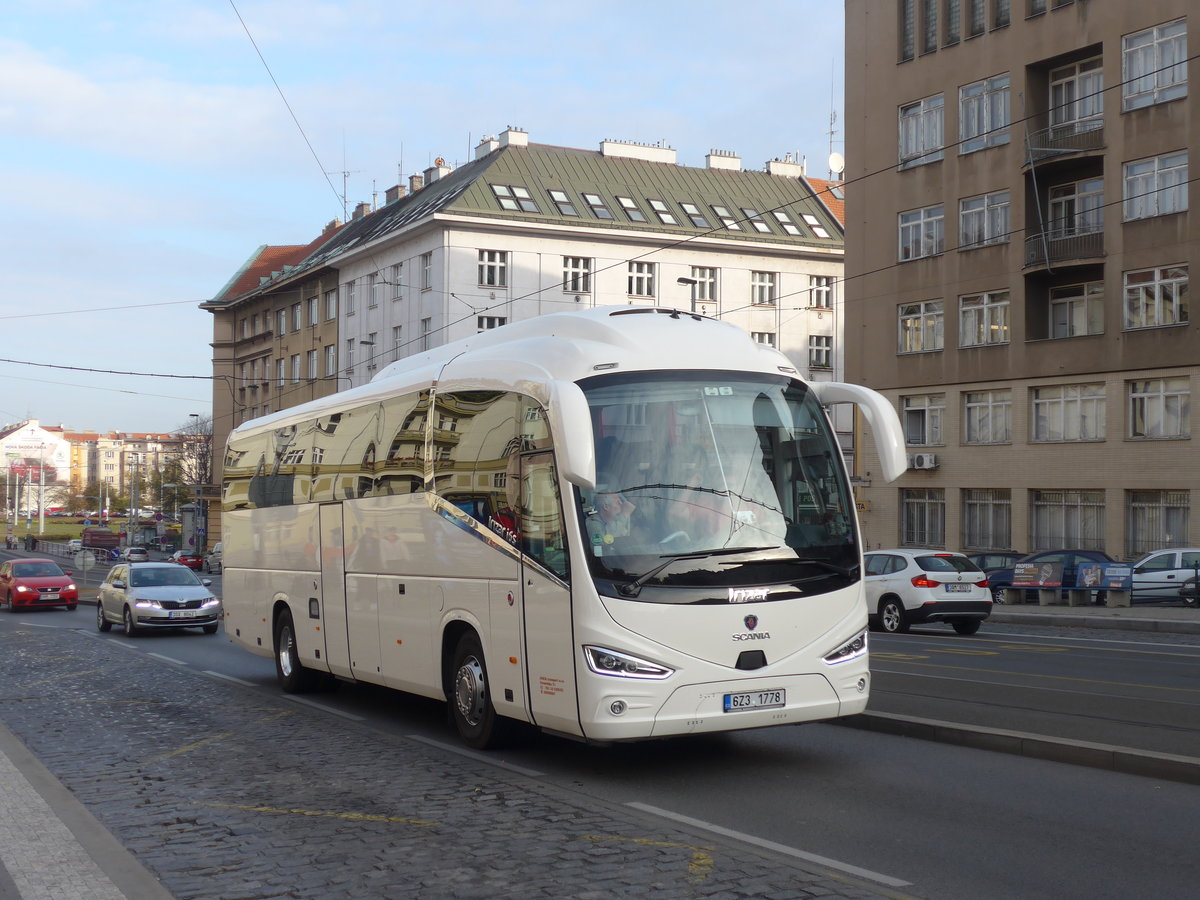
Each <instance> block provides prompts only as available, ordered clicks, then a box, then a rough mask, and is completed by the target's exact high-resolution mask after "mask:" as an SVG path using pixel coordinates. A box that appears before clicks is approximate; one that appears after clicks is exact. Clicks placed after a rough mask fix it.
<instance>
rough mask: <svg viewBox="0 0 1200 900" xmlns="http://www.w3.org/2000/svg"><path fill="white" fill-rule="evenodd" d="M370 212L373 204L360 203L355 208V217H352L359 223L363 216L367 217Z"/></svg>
mask: <svg viewBox="0 0 1200 900" xmlns="http://www.w3.org/2000/svg"><path fill="white" fill-rule="evenodd" d="M370 211H371V204H370V203H367V202H366V201H363V202H362V203H360V204H358V205H357V206H355V207H354V215H353V216H351V218H352V219H353V220H354V221H358V220H359V219H361V218H362V217H363V216H365V215H366V214H367V213H369V212H370Z"/></svg>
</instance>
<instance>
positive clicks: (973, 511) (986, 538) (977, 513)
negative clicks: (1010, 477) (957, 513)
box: [962, 488, 1012, 550]
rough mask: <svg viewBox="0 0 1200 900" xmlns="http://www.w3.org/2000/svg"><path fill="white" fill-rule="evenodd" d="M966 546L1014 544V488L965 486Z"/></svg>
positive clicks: (980, 547) (985, 547)
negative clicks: (1011, 489)
mask: <svg viewBox="0 0 1200 900" xmlns="http://www.w3.org/2000/svg"><path fill="white" fill-rule="evenodd" d="M962 536H963V547H964V548H966V549H968V550H1004V549H1006V548H1008V547H1011V546H1012V491H1010V490H1009V489H1007V488H995V489H987V488H965V489H964V490H963V492H962Z"/></svg>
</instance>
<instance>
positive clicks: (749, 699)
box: [725, 688, 787, 712]
mask: <svg viewBox="0 0 1200 900" xmlns="http://www.w3.org/2000/svg"><path fill="white" fill-rule="evenodd" d="M786 700H787V691H786V690H784V689H783V688H772V689H771V690H767V691H743V692H741V693H738V694H726V695H725V712H742V711H743V710H747V709H772V708H773V707H777V706H784V705H785V703H786Z"/></svg>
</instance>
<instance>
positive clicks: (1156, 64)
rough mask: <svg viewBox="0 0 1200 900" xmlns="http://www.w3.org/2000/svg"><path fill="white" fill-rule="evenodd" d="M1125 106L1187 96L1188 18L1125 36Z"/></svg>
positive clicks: (1160, 101) (1122, 102) (1122, 55)
mask: <svg viewBox="0 0 1200 900" xmlns="http://www.w3.org/2000/svg"><path fill="white" fill-rule="evenodd" d="M1121 83H1122V85H1123V86H1122V88H1121V109H1122V110H1124V111H1126V112H1128V111H1129V110H1131V109H1139V108H1140V107H1143V106H1151V105H1153V104H1155V103H1165V102H1166V101H1168V100H1177V99H1178V98H1180V97H1186V96H1187V20H1186V19H1176V20H1175V21H1174V22H1167V23H1165V24H1163V25H1156V26H1154V27H1153V28H1147V29H1146V30H1145V31H1138V32H1135V33H1133V34H1127V35H1125V36H1124V37H1122V38H1121Z"/></svg>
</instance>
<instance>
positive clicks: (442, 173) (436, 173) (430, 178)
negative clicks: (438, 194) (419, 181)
mask: <svg viewBox="0 0 1200 900" xmlns="http://www.w3.org/2000/svg"><path fill="white" fill-rule="evenodd" d="M453 171H454V170H453V169H451V168H450V167H449V166H448V165H446V161H445V160H444V159H442V158H441V157H440V156H439V157H438V158H437V159H435V160H434V161H433V165H432V166H430V167H429V168H428V169H426V170H425V184H426V185H430V184H433V183H434V182H435V181H437V180H439V179H441V178H445V177H446V176H447V175H449V174H450V173H451V172H453Z"/></svg>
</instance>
